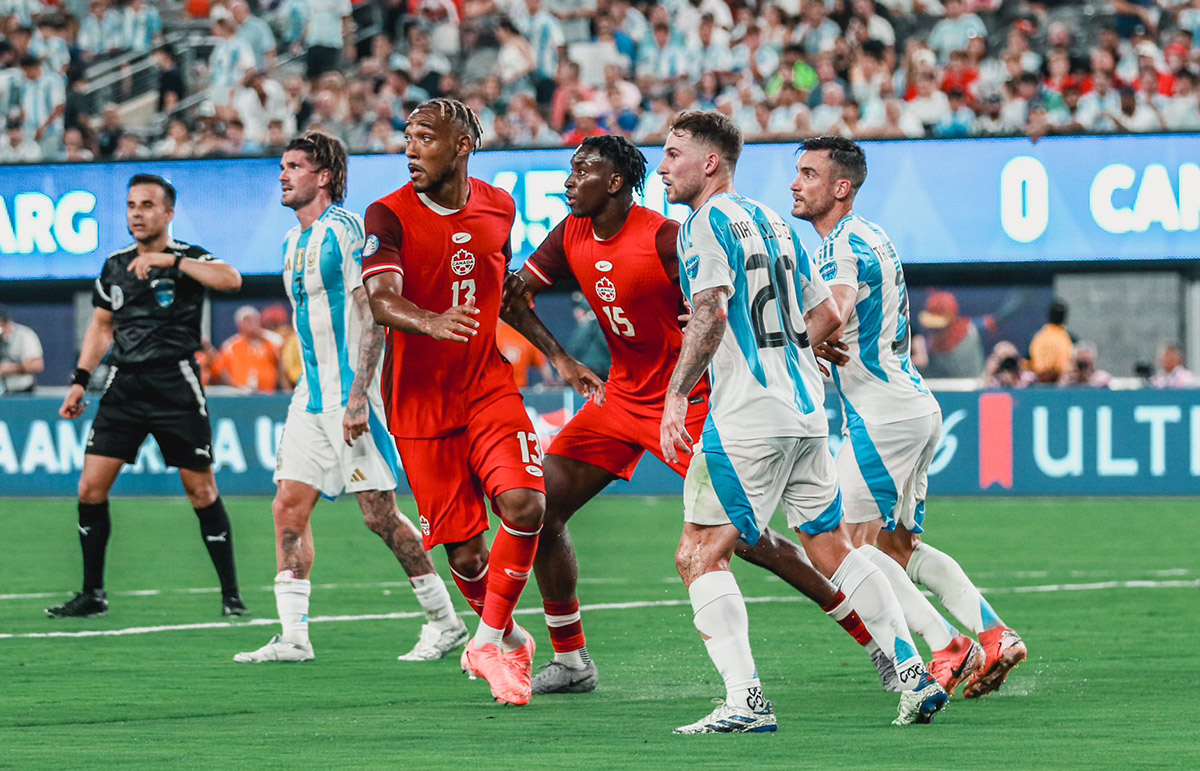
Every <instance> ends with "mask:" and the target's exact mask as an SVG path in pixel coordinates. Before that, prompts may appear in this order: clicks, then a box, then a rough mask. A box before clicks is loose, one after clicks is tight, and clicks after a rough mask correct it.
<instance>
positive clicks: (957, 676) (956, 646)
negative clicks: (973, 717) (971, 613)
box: [929, 634, 984, 696]
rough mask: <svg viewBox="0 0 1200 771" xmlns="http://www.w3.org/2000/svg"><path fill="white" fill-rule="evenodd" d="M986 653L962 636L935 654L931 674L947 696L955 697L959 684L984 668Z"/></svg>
mask: <svg viewBox="0 0 1200 771" xmlns="http://www.w3.org/2000/svg"><path fill="white" fill-rule="evenodd" d="M983 661H984V653H983V648H982V647H981V646H980V645H979V643H977V642H975V641H974V640H972V639H971V638H970V637H967V636H966V635H965V634H960V635H959V636H958V637H955V638H954V639H953V640H951V641H950V644H949V645H947V646H946V647H945V648H942V649H941V650H940V651H934V652H933V661H931V662H929V674H931V675H933V676H934V677H935V678H937V681H938V683H940V684H941V686H942V688H943V689H945V691H946V695H948V696H953V695H954V691H955V689H957V688H958V685H959V683H961V682H963V681H964V680H967V679H969V678H970V677H971V676H972V675H974V674H975V673H976V672H978V671H979V670H980V669H981V668H982V667H983Z"/></svg>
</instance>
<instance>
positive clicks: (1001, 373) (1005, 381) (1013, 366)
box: [983, 340, 1037, 388]
mask: <svg viewBox="0 0 1200 771" xmlns="http://www.w3.org/2000/svg"><path fill="white" fill-rule="evenodd" d="M1035 382H1037V377H1036V376H1035V375H1034V374H1033V373H1032V372H1030V371H1029V370H1027V369H1022V368H1021V357H1020V355H1019V352H1018V351H1017V346H1015V345H1013V344H1012V343H1010V342H1008V341H1007V340H1001V341H1000V342H998V343H996V347H995V348H993V349H992V355H991V356H988V359H987V364H986V365H985V366H984V370H983V387H984V388H1026V387H1028V386H1029V385H1031V384H1032V383H1035Z"/></svg>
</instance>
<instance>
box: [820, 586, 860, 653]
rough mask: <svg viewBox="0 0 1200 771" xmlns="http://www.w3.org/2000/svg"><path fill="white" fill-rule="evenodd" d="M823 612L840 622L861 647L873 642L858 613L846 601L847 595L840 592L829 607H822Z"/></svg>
mask: <svg viewBox="0 0 1200 771" xmlns="http://www.w3.org/2000/svg"><path fill="white" fill-rule="evenodd" d="M821 610H823V611H825V613H827V614H828V615H829V617H830V618H832V619H833V620H834V621H836V622H838V624H839V625H840V626H841V627H842V629H845V630H846V632H847V633H848V634H849V635H850V636H851V637H853V638H854V639H855V640H856V641H857V642H858V644H859V645H867V644H869V643H870V642H871V633H870V632H868V631H867V627H866V626H865V625H864V624H863V622H862V619H861V618H859V617H858V613H856V612H855V610H854V609H853V608H851V607H850V603H849V602H847V601H846V595H844V594H842V593H841V592H840V591H839V592H838V593H837V596H836V597H834V598H833V599H832V600H830V602H829V604H828V605H822V606H821Z"/></svg>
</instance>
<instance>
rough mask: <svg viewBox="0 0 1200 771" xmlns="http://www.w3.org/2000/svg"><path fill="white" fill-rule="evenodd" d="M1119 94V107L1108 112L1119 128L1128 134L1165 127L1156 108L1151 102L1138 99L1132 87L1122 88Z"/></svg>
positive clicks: (1158, 129)
mask: <svg viewBox="0 0 1200 771" xmlns="http://www.w3.org/2000/svg"><path fill="white" fill-rule="evenodd" d="M1119 96H1120V100H1121V106H1120V109H1118V110H1117V111H1116V112H1110V113H1109V114H1108V117H1109V118H1110V119H1111V120H1112V122H1113V123H1115V124H1116V126H1117V128H1118V129H1119V130H1121V131H1123V132H1125V133H1129V134H1144V133H1147V132H1151V131H1162V130H1163V129H1164V128H1165V127H1164V126H1163V121H1162V116H1161V115H1160V114H1159V112H1158V108H1157V107H1155V106H1154V104H1153V103H1147V102H1142V101H1139V100H1138V98H1137V94H1136V93H1135V92H1134V90H1133V89H1132V88H1129V87H1128V86H1126V87H1124V88H1122V89H1121V90H1120V92H1119Z"/></svg>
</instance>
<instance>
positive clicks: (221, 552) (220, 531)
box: [196, 497, 238, 597]
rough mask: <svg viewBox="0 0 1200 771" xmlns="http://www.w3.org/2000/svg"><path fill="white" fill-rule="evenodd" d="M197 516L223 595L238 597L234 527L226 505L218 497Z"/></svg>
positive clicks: (197, 511)
mask: <svg viewBox="0 0 1200 771" xmlns="http://www.w3.org/2000/svg"><path fill="white" fill-rule="evenodd" d="M196 516H197V517H198V518H199V519H200V535H202V536H203V537H204V546H205V548H207V549H208V556H209V557H211V558H212V563H213V567H214V568H216V569H217V578H219V579H220V581H221V594H222V595H224V596H226V597H230V596H233V595H236V594H237V593H238V584H237V568H236V567H235V566H234V564H233V527H231V526H230V524H229V515H228V514H226V513H225V504H224V503H223V502H222V501H221V499H220V498H219V497H218V498H217V499H216V500H215V501H213V502H212V504H210V505H209V506H206V507H204V508H203V509H196Z"/></svg>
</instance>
